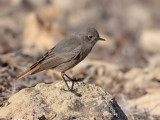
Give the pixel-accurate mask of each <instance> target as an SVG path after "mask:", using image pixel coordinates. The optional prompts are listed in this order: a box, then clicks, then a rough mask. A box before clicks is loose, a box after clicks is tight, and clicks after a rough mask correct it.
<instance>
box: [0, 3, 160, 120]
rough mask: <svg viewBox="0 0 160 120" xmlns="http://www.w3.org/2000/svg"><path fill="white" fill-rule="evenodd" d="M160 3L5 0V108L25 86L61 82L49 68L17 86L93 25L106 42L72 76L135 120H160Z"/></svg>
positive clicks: (0, 33) (0, 86)
mask: <svg viewBox="0 0 160 120" xmlns="http://www.w3.org/2000/svg"><path fill="white" fill-rule="evenodd" d="M159 6H160V1H159V0H141V1H139V0H112V1H110V0H101V1H98V0H84V1H78V0H77V1H74V0H67V1H66V0H61V1H60V0H37V1H33V0H0V106H1V107H2V106H3V105H4V104H5V103H6V102H7V99H8V98H9V97H10V96H11V95H12V94H14V93H15V92H17V91H19V90H21V89H23V88H26V87H32V86H35V85H36V84H38V83H41V82H44V83H52V82H55V81H57V80H61V77H60V76H59V74H57V73H55V72H53V71H52V70H48V71H44V72H41V73H38V74H36V75H33V76H28V77H26V78H24V79H22V80H21V81H18V82H17V83H16V84H15V86H14V84H13V80H14V78H15V77H16V76H18V75H19V74H21V73H22V72H24V71H25V70H27V67H29V66H31V65H32V64H33V63H34V62H35V61H36V60H37V59H38V58H39V57H41V56H42V54H43V53H44V52H45V51H47V50H49V49H50V48H52V47H53V46H54V45H55V44H56V43H57V42H58V41H60V40H61V39H63V38H64V37H65V36H66V35H68V34H70V33H72V32H74V31H77V30H78V29H80V28H83V27H85V26H92V27H95V28H97V30H98V31H99V33H100V35H101V37H103V38H105V39H106V42H99V43H98V44H97V45H96V46H95V47H94V49H93V50H92V52H91V54H90V55H89V56H88V58H87V59H86V61H84V62H83V63H82V64H79V65H78V66H77V67H76V68H74V69H73V70H70V71H69V72H68V74H70V75H71V76H73V77H77V78H84V82H88V83H91V84H96V85H97V86H100V87H102V88H104V89H106V90H107V91H108V92H109V93H110V94H112V95H113V96H115V98H116V100H117V101H118V103H119V105H120V106H121V107H122V109H123V111H124V112H125V113H126V115H127V116H128V118H129V120H159V119H160V101H159V100H160V94H159V93H160V72H159V71H160V52H159V51H160V15H159V11H160V7H159Z"/></svg>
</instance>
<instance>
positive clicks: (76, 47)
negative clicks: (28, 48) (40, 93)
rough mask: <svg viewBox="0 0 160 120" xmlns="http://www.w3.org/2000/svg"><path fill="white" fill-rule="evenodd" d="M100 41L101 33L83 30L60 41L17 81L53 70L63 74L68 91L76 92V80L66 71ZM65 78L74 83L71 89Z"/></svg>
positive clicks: (90, 29)
mask: <svg viewBox="0 0 160 120" xmlns="http://www.w3.org/2000/svg"><path fill="white" fill-rule="evenodd" d="M98 40H104V39H102V38H100V37H99V33H98V32H97V30H96V29H94V28H85V29H82V30H80V31H78V32H76V33H74V34H72V35H70V36H68V37H66V38H65V39H64V40H62V41H60V42H59V43H58V44H57V45H56V46H55V47H53V48H52V49H51V50H49V51H48V52H47V53H46V54H44V56H43V57H42V58H41V59H39V60H38V61H37V62H36V63H35V64H33V65H32V66H31V67H30V69H29V70H28V71H27V72H25V73H24V74H22V75H21V76H19V77H18V78H17V79H16V80H20V79H21V78H23V77H25V76H26V75H29V74H35V73H37V72H40V71H42V70H46V69H51V68H53V69H54V70H57V71H59V72H61V75H62V78H63V80H64V81H65V83H66V85H67V88H68V90H69V91H71V92H74V91H73V86H74V80H73V79H71V78H70V77H69V76H67V75H66V74H65V71H67V70H68V69H70V68H72V67H74V66H75V65H77V64H78V63H79V62H81V61H82V60H83V59H84V58H85V57H86V56H87V55H88V54H89V53H90V51H91V49H92V47H93V46H94V45H95V43H96V42H97V41H98ZM65 77H67V78H68V79H70V80H71V81H72V87H71V88H69V86H68V84H67V81H66V79H65ZM74 93H75V92H74Z"/></svg>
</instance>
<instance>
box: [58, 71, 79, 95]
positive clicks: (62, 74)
mask: <svg viewBox="0 0 160 120" xmlns="http://www.w3.org/2000/svg"><path fill="white" fill-rule="evenodd" d="M61 76H62V78H63V80H64V82H65V83H66V86H67V88H68V90H65V89H63V90H64V91H70V92H72V93H74V94H75V95H77V96H78V97H81V96H82V95H81V94H79V93H77V92H76V91H75V90H73V86H74V81H72V87H71V89H70V88H69V86H68V83H67V80H66V79H65V77H64V76H66V77H67V75H66V74H65V73H64V72H62V73H61ZM67 78H70V77H69V76H68V77H67ZM70 79H71V78H70ZM71 80H72V79H71Z"/></svg>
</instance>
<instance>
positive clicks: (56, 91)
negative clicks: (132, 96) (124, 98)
mask: <svg viewBox="0 0 160 120" xmlns="http://www.w3.org/2000/svg"><path fill="white" fill-rule="evenodd" d="M69 85H71V83H70V82H69ZM61 88H65V89H66V86H65V83H64V82H58V83H54V84H44V83H40V84H38V85H36V86H35V87H33V88H26V89H23V90H21V91H19V92H18V93H16V94H15V95H13V96H12V97H10V98H9V100H8V103H9V104H8V105H5V106H4V107H1V108H0V118H6V119H16V118H23V119H33V115H34V117H35V118H34V119H38V118H39V119H40V118H46V119H52V120H53V119H54V120H64V119H65V120H70V119H77V120H86V119H87V120H88V119H89V120H93V119H96V120H97V119H98V120H100V119H105V120H106V119H107V120H111V119H112V120H113V119H114V120H127V117H126V115H125V114H124V113H123V111H122V110H121V108H120V107H119V105H118V104H117V102H116V101H115V99H114V98H113V97H112V96H111V95H110V94H109V93H107V92H106V91H105V90H103V89H102V88H100V87H96V86H95V85H89V84H85V83H83V82H78V83H76V84H75V86H74V88H75V90H76V91H77V92H78V93H80V94H81V95H82V96H81V97H78V96H76V95H74V94H73V93H71V92H67V91H64V90H61Z"/></svg>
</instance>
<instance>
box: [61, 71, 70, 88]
mask: <svg viewBox="0 0 160 120" xmlns="http://www.w3.org/2000/svg"><path fill="white" fill-rule="evenodd" d="M64 75H65V73H64V72H62V73H61V76H62V78H63V80H64V82H65V83H66V86H67V88H68V90H70V88H69V86H68V83H67V80H66V79H65V77H64Z"/></svg>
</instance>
